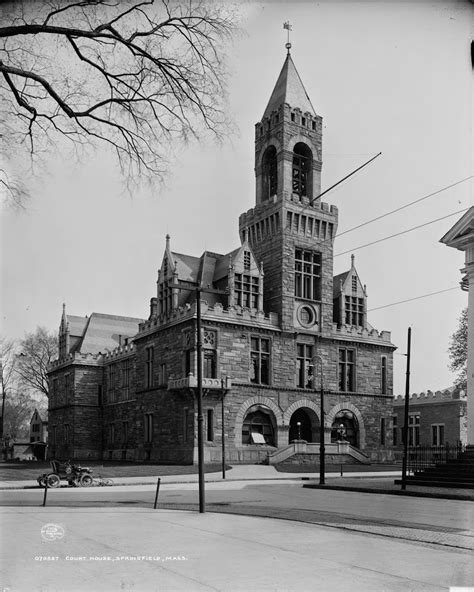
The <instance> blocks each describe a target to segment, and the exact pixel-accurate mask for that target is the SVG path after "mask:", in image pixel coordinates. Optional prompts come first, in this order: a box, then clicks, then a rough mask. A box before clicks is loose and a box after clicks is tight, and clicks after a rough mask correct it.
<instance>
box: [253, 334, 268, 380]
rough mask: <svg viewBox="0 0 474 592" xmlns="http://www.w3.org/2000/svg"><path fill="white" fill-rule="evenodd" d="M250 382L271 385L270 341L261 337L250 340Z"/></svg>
mask: <svg viewBox="0 0 474 592" xmlns="http://www.w3.org/2000/svg"><path fill="white" fill-rule="evenodd" d="M250 361H251V369H250V381H251V382H254V383H256V384H270V340H269V339H263V338H261V337H252V338H251V339H250Z"/></svg>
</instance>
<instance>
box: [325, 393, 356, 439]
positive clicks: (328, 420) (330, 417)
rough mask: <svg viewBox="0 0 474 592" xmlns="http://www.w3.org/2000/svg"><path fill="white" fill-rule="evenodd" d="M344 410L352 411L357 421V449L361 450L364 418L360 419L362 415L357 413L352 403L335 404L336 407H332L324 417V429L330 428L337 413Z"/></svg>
mask: <svg viewBox="0 0 474 592" xmlns="http://www.w3.org/2000/svg"><path fill="white" fill-rule="evenodd" d="M344 409H347V410H348V411H352V413H353V414H354V415H355V417H356V419H357V423H358V428H359V448H361V449H362V450H363V449H364V448H365V423H364V418H363V417H362V413H361V412H360V411H359V409H358V408H357V407H356V406H355V405H353V404H352V403H349V401H343V402H342V403H337V405H334V407H332V408H331V410H330V411H329V413H327V415H326V421H325V425H326V429H327V428H328V426H329V427H331V426H332V424H333V422H334V418H335V417H336V415H337V414H338V413H339V411H343V410H344Z"/></svg>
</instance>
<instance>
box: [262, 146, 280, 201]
mask: <svg viewBox="0 0 474 592" xmlns="http://www.w3.org/2000/svg"><path fill="white" fill-rule="evenodd" d="M262 164H263V199H268V198H270V197H272V195H275V194H276V192H277V187H278V173H277V170H278V169H277V151H276V148H275V146H269V147H268V148H267V149H266V150H265V154H264V156H263V163H262Z"/></svg>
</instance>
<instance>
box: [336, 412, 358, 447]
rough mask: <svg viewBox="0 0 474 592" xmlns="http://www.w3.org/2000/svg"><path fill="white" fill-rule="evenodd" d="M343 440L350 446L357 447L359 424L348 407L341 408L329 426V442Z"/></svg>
mask: <svg viewBox="0 0 474 592" xmlns="http://www.w3.org/2000/svg"><path fill="white" fill-rule="evenodd" d="M339 440H345V441H346V442H349V444H351V446H354V447H355V448H359V424H358V421H357V418H356V416H355V415H354V413H353V412H352V411H349V409H341V411H338V412H337V413H336V415H335V417H334V420H333V422H332V426H331V442H337V441H339Z"/></svg>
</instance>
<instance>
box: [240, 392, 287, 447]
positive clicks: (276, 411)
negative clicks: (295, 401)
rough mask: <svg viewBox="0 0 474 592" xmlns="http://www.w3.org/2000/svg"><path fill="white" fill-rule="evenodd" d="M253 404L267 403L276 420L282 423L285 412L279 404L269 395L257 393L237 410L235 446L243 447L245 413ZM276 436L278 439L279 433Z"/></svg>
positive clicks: (279, 423)
mask: <svg viewBox="0 0 474 592" xmlns="http://www.w3.org/2000/svg"><path fill="white" fill-rule="evenodd" d="M253 405H265V407H268V408H269V409H270V410H271V411H272V412H273V415H274V416H275V421H276V424H277V427H278V426H281V425H282V422H283V413H282V411H281V409H280V408H279V407H278V405H276V404H275V402H274V401H272V399H270V398H268V397H262V396H260V395H257V396H255V397H251V398H250V399H247V400H245V401H244V402H243V403H242V405H241V406H240V408H239V410H238V411H237V415H236V417H235V439H234V442H235V446H236V447H241V446H242V426H243V423H244V417H245V414H246V413H247V411H248V410H249V409H250V407H253ZM276 438H277V439H278V435H276ZM276 444H277V445H278V442H276Z"/></svg>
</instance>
